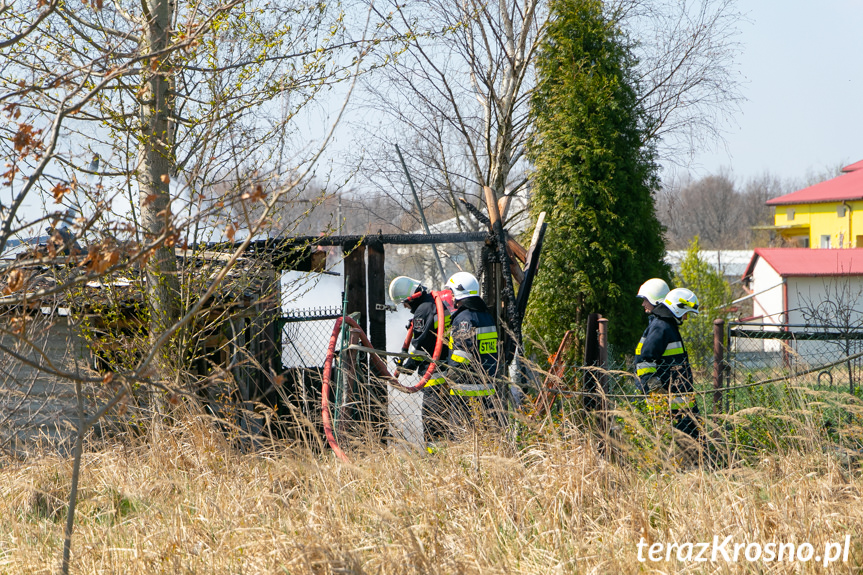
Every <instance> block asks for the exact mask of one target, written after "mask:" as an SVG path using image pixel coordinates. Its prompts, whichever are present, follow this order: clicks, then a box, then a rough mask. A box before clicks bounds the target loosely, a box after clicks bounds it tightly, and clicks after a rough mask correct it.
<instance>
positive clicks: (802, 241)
mask: <svg viewBox="0 0 863 575" xmlns="http://www.w3.org/2000/svg"><path fill="white" fill-rule="evenodd" d="M800 247H801V248H808V247H809V236H806V237H805V238H800Z"/></svg>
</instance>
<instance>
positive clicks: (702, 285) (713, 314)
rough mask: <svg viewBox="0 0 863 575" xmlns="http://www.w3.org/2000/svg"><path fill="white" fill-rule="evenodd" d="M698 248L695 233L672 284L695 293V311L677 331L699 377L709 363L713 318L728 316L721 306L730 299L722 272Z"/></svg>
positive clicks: (728, 286)
mask: <svg viewBox="0 0 863 575" xmlns="http://www.w3.org/2000/svg"><path fill="white" fill-rule="evenodd" d="M700 251H701V246H700V245H699V240H698V236H695V237H694V238H693V239H692V242H690V244H689V248H688V249H687V250H686V256H684V258H683V261H681V262H680V271H679V272H678V273H676V274H674V283H675V286H676V287H685V288H689V289H691V290H692V291H693V292H694V293H695V295H696V296H698V304H699V306H698V309H699V313H698V315H697V316H694V317H690V318H689V319H688V320H687V321H685V322H683V325H682V326H680V334H681V335H682V336H683V341H684V343H685V344H686V351H687V352H688V353H689V360H690V362H691V363H692V367H693V368H694V369H695V371H696V372H697V373H698V374H699V375H702V376H703V375H704V374H706V373H707V372H708V371H709V370H710V369H712V366H713V320H715V319H719V318H721V319H724V320H728V319H729V317H728V316H729V314H728V311H727V309H726V308H725V307H724V306H725V305H726V304H728V302H730V301H731V298H732V294H731V286H730V285H728V282H727V281H726V280H725V278H724V277H723V276H722V274H721V273H719V272H718V271H716V270H715V269H714V268H713V266H711V265H710V264H709V263H707V262H706V261H704V260H703V259H701V258H700V257H699V255H698V254H699V252H700Z"/></svg>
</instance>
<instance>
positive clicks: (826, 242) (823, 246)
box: [821, 235, 830, 250]
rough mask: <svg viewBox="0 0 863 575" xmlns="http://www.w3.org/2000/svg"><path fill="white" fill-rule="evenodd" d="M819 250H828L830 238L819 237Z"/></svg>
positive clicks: (825, 236) (826, 236) (827, 236)
mask: <svg viewBox="0 0 863 575" xmlns="http://www.w3.org/2000/svg"><path fill="white" fill-rule="evenodd" d="M821 249H824V250H826V249H830V236H829V235H824V236H821Z"/></svg>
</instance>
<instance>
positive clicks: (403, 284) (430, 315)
mask: <svg viewBox="0 0 863 575" xmlns="http://www.w3.org/2000/svg"><path fill="white" fill-rule="evenodd" d="M389 292H390V299H391V300H392V301H393V302H394V303H396V304H404V306H405V307H407V308H408V309H410V310H411V313H412V314H413V318H412V319H411V321H410V323H409V324H408V325H407V326H406V327H407V329H408V330H410V332H411V340H410V345H409V347H408V349H407V350H406V351H407V352H408V353H410V354H412V355H411V357H409V358H407V359H405V360H404V361H398V360H397V361H396V364H397V365H398V369H397V370H396V372H395V376H396V377H398V375H399V373H413V372H414V371H416V370H419V373H420V374H421V375H422V374H424V373H425V371H426V370H427V369H428V366H429V362H428V359H427V358H426V357H424V356H421V355H417V352H418V351H422V352H424V353H425V354H427V355H428V356H429V357H431V356H432V355H433V354H434V349H435V344H436V343H437V331H438V317H437V309H436V306H435V302H434V297H433V296H432V294H431V292H430V291H429V290H428V288H426V287H425V286H424V285H422V283H421V282H419V281H418V280H415V279H413V278H409V277H406V276H399V277H397V278H396V279H394V280H393V281H392V282H390V289H389ZM444 311H445V314H446V316H445V318H444V326H445V327H449V320H450V316H449V309H448V308H447V306H444ZM448 357H449V347H447V345H446V343H443V347H442V349H441V356H440V358H439V359H438V361H437V362H436V365H438V366H442V365H445V361H446V360H447V358H448ZM445 383H446V380H445V379H444V377H443V374H442V372H441V370H440V369H437V370H435V372H434V373H433V374H432V376H431V378H430V379H429V380H428V382H427V383H426V385H425V387H423V390H422V393H423V401H422V424H423V438H424V440H425V441H426V443H432V442H434V441H437V440H440V439H443V438H444V437H445V436H446V434H447V419H448V416H447V412H448V410H447V403H448V401H447V400H448V397H447V391H446V385H444V384H445Z"/></svg>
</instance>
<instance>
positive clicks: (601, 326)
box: [596, 317, 611, 450]
mask: <svg viewBox="0 0 863 575" xmlns="http://www.w3.org/2000/svg"><path fill="white" fill-rule="evenodd" d="M597 331H598V332H599V366H598V367H599V369H600V370H601V371H600V372H599V382H598V383H599V385H597V386H596V387H597V391H598V392H599V395H600V399H599V428H600V432H601V433H602V437H603V446H604V447H605V449H606V450H607V449H608V439H609V438H608V431H609V429H610V427H611V426H610V425H609V421H608V398H607V394H608V320H607V319H605V318H604V317H600V318H599V321H598V322H597Z"/></svg>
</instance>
